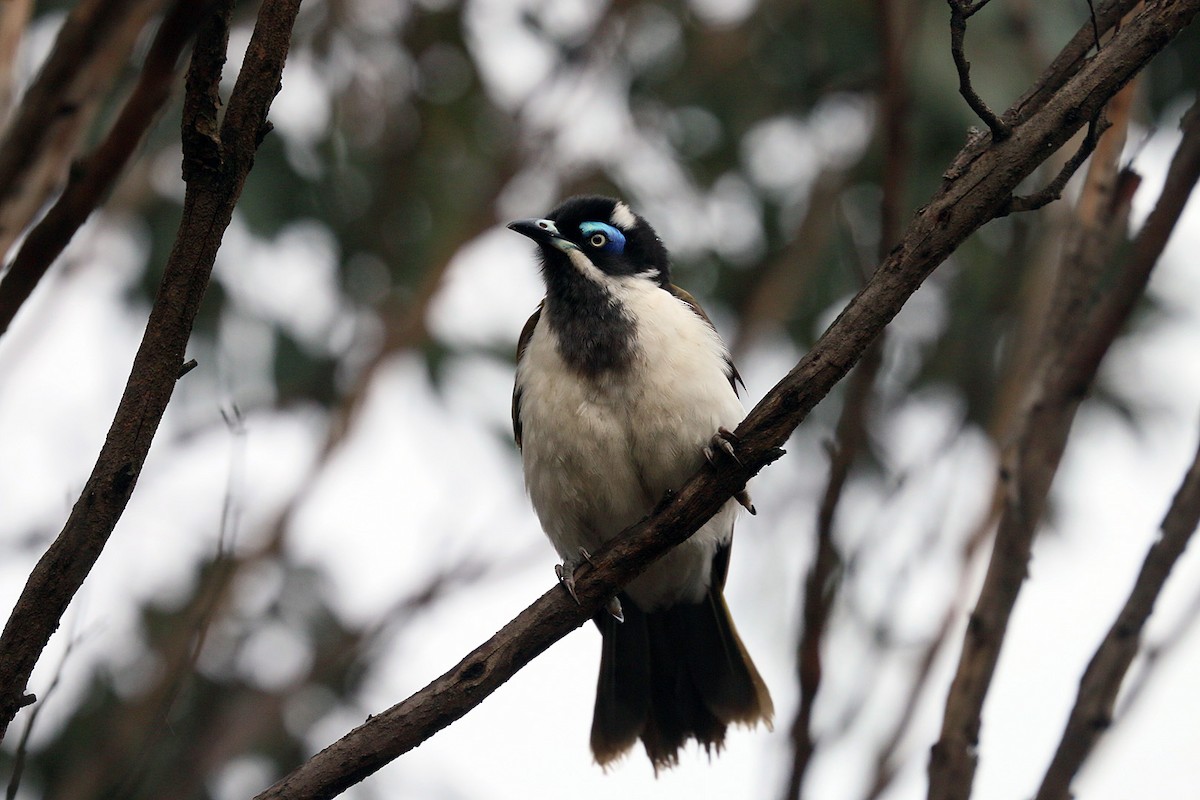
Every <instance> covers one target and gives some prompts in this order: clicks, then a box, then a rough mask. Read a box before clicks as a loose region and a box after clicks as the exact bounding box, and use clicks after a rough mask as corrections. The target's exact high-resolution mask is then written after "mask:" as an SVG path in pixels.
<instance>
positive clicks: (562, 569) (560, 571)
mask: <svg viewBox="0 0 1200 800" xmlns="http://www.w3.org/2000/svg"><path fill="white" fill-rule="evenodd" d="M584 562H587V563H588V564H591V565H592V566H595V562H593V561H592V554H591V553H589V552H588V551H587V550H586V549H584V548H582V547H581V548H579V559H578V560H576V559H574V558H564V559H563V562H562V563H561V564H555V565H554V574H555V575H557V576H558V582H559V583H561V584H562V585H563V587H564V588H565V589H566V590H567V593H568V594H570V595H571V599H572V600H574V601H575V603H576V604H577V605H582V603H580V602H579V595H577V594H576V593H575V570H577V569H579V567H580V565H581V564H583V563H584ZM617 608H618V610H619V609H620V604H619V603H618V605H617ZM614 616H615V615H614Z"/></svg>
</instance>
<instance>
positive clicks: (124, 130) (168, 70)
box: [0, 0, 211, 336]
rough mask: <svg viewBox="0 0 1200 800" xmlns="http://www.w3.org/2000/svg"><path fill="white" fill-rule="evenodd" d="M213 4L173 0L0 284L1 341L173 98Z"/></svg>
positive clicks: (193, 0)
mask: <svg viewBox="0 0 1200 800" xmlns="http://www.w3.org/2000/svg"><path fill="white" fill-rule="evenodd" d="M208 5H211V3H210V2H207V1H206V2H199V0H175V2H174V4H173V5H172V7H171V9H170V10H169V11H168V12H167V15H166V16H165V17H164V18H163V21H162V23H161V24H160V25H159V27H158V33H157V34H155V37H154V42H153V43H152V44H151V45H150V50H149V52H148V53H147V54H146V60H145V63H143V65H142V72H141V75H140V77H139V78H138V82H137V85H136V86H135V87H134V89H133V91H132V92H131V93H130V95H129V97H128V99H127V100H126V101H125V105H124V107H123V108H122V109H121V114H120V116H118V117H117V120H116V122H114V123H113V126H112V128H111V129H109V132H108V135H107V136H106V137H105V139H104V141H103V142H102V143H101V144H100V146H99V147H97V148H96V149H95V150H93V151H92V152H91V153H90V154H89V155H88V156H87V158H85V159H83V160H82V161H81V162H79V163H78V164H77V165H76V166H75V167H74V168H73V169H72V170H71V174H70V176H69V178H68V180H67V185H66V187H65V188H64V189H63V193H62V195H61V196H59V198H58V200H57V201H55V203H54V206H53V207H51V209H50V210H49V211H48V212H46V216H45V217H43V218H42V220H41V221H40V222H39V223H38V224H37V225H36V226H35V227H34V228H33V230H31V231H30V232H29V236H28V237H27V238H26V239H25V241H24V242H23V243H22V245H21V250H20V252H19V253H18V254H17V256H16V258H15V259H14V260H13V263H12V265H11V266H10V267H9V270H8V272H7V273H5V275H4V278H3V280H0V336H2V335H3V334H4V332H5V331H7V330H8V326H9V325H10V324H11V323H12V320H13V317H14V316H16V313H17V311H18V310H19V309H20V308H21V305H22V304H23V303H24V302H25V300H27V299H28V298H29V295H30V294H31V293H32V292H33V290H34V288H35V287H36V286H37V284H38V282H39V281H40V280H41V279H42V276H44V275H45V274H46V270H48V269H49V268H50V265H51V264H52V263H53V262H54V260H55V259H56V258H58V256H59V255H60V254H61V253H62V251H63V249H64V248H66V246H67V244H68V243H69V242H70V241H71V237H72V236H74V235H75V232H76V231H77V230H79V227H80V226H81V225H82V224H83V223H84V222H85V221H86V220H87V218H88V216H90V215H91V213H92V212H93V211H94V210H95V209H96V208H97V207H98V206H99V205H100V203H101V202H103V200H104V198H105V197H106V196H107V195H108V193H109V192H110V191H111V190H112V186H113V184H114V183H115V182H116V180H117V178H118V177H119V176H120V174H121V172H122V171H123V170H124V169H125V165H126V164H127V163H128V161H129V157H130V156H131V155H133V152H134V150H135V149H136V148H137V147H138V145H139V144H140V143H141V141H142V138H143V137H144V136H145V133H146V131H148V130H149V129H150V126H151V125H152V124H153V123H154V119H155V117H156V116H157V115H158V112H159V111H160V110H161V109H162V106H163V104H164V103H165V102H166V100H167V98H168V97H169V96H170V94H171V87H172V86H173V85H174V83H175V76H176V74H177V72H176V64H177V62H178V61H179V55H180V53H182V52H183V48H184V47H185V46H186V45H187V43H188V42H189V41H191V38H192V34H193V33H194V32H195V28H196V25H197V23H198V22H199V19H200V15H201V14H202V13H203V12H204V10H205V8H206V7H207V6H208Z"/></svg>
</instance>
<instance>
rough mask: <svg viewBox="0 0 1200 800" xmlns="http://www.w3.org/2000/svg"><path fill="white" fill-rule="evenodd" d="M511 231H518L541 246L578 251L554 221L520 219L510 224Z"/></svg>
mask: <svg viewBox="0 0 1200 800" xmlns="http://www.w3.org/2000/svg"><path fill="white" fill-rule="evenodd" d="M508 229H509V230H510V231H516V232H517V233H519V234H521V235H522V236H528V237H529V238H530V239H533V240H534V241H535V242H537V243H538V244H540V245H544V246H548V247H553V248H555V249H557V250H563V251H566V250H576V249H578V248H577V247H576V245H575V244H574V243H573V242H571V241H570V240H568V239H565V238H563V235H562V234H561V233H559V232H558V227H557V226H556V225H555V224H554V220H552V219H518V220H516V221H514V222H510V223H508Z"/></svg>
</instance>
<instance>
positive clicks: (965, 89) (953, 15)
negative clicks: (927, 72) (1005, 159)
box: [946, 0, 1012, 142]
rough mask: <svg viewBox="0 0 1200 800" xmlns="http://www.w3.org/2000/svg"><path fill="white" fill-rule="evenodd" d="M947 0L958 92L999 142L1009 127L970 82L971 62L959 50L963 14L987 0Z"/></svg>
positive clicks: (963, 30) (964, 30)
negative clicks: (971, 1) (971, 0)
mask: <svg viewBox="0 0 1200 800" xmlns="http://www.w3.org/2000/svg"><path fill="white" fill-rule="evenodd" d="M946 2H948V3H949V4H950V54H951V55H952V56H953V57H954V68H955V69H956V70H958V93H959V94H961V95H962V96H963V99H964V100H966V101H967V105H969V106H970V107H971V110H972V111H974V112H975V114H976V115H977V116H978V117H979V118H980V119H981V120H983V123H984V124H985V125H987V126H988V130H990V131H991V132H992V141H993V142H1002V141H1004V140H1005V139H1007V138H1008V137H1009V136H1011V135H1012V127H1011V126H1009V124H1008V123H1006V122H1005V121H1004V120H1002V119H1001V118H1000V117H999V116H997V114H996V112H994V111H992V109H991V108H989V107H988V104H987V103H986V102H984V100H983V98H982V97H980V96H979V94H978V93H977V92H976V91H975V87H974V86H972V85H971V62H970V61H967V57H966V55H965V54H964V53H963V40H964V39H965V38H966V35H967V18H968V17H970V16H971V15H972V14H974V13H975V12H976V11H978V10H979V9H981V8H983V7H984V6H985V5H987V0H979V2H976V3H974V4H972V3H968V2H966V1H965V0H946Z"/></svg>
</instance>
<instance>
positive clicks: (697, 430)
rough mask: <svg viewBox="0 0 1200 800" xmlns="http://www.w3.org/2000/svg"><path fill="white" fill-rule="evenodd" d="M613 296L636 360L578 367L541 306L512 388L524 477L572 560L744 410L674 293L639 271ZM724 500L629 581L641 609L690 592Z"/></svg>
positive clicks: (725, 518) (716, 350)
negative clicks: (562, 351)
mask: <svg viewBox="0 0 1200 800" xmlns="http://www.w3.org/2000/svg"><path fill="white" fill-rule="evenodd" d="M631 284H632V285H630V286H628V287H626V288H625V289H624V290H623V291H622V293H621V294H619V295H618V300H619V301H620V302H622V303H624V304H625V305H626V307H627V308H628V309H629V310H630V311H631V312H633V316H634V318H635V319H640V320H649V321H650V323H648V324H643V325H641V326H639V329H638V331H637V346H636V348H635V350H636V355H635V363H634V365H633V367H631V368H630V369H628V370H626V371H622V372H619V373H605V374H604V375H603V376H601V377H600V378H587V377H584V376H582V375H581V374H579V373H578V372H577V371H575V370H574V369H572V368H571V367H569V366H568V365H567V364H566V363H564V362H563V360H562V358H561V356H560V355H559V352H558V349H557V345H556V342H555V340H554V336H553V334H552V333H551V332H550V330H549V325H548V323H547V318H546V316H545V312H543V317H542V319H541V320H540V322H539V324H538V326H537V329H536V330H535V331H534V333H533V335H532V337H531V338H530V341H529V344H528V347H527V349H526V351H525V355H524V357H523V358H522V362H521V365H520V366H519V367H518V372H517V381H518V384H519V385H520V387H521V407H520V413H521V421H522V442H523V444H522V457H523V461H524V468H525V482H526V487H527V489H528V490H529V495H530V498H531V500H532V501H533V506H534V509H535V510H536V511H537V514H538V518H539V520H540V521H541V524H542V528H543V529H544V530H545V531H546V535H547V536H548V537H549V538H550V541H551V542H552V543H553V544H554V547H555V549H556V550H557V551H558V553H559V555H561V556H562V557H563V558H567V559H576V560H577V559H578V558H579V548H581V547H583V548H586V549H587V550H589V551H592V550H595V549H597V548H598V547H599V546H600V544H601V543H603V542H605V541H607V540H608V539H610V538H612V537H613V536H615V535H617V534H618V533H620V532H621V531H622V530H623V529H624V528H626V527H628V526H629V525H631V524H633V523H635V522H637V521H638V520H640V519H641V518H642V517H644V516H645V515H646V514H648V513H649V512H650V511H651V510H652V509H653V508H654V506H655V504H656V503H658V501H659V500H660V499H661V498H662V496H663V494H664V493H665V492H666V491H667V490H668V489H674V488H678V487H679V486H680V485H681V484H682V483H683V481H684V480H686V479H687V478H688V477H689V476H690V475H691V474H692V473H694V472H695V471H696V469H697V468H699V466H700V464H701V463H702V462H703V459H704V455H703V448H704V446H705V445H706V444H708V442H709V440H710V439H711V438H712V435H713V434H714V433H716V431H717V428H719V427H722V426H724V427H726V428H729V429H730V430H732V429H733V428H734V427H736V426H737V424H738V423H739V422H740V421H741V420H742V418H743V417H744V416H745V411H744V409H743V408H742V405H741V402H740V401H739V400H738V398H737V395H736V393H735V392H734V391H733V388H732V387H731V386H730V384H729V379H728V377H727V376H726V373H725V362H724V353H725V351H724V346H723V345H722V344H721V342H720V340H719V339H718V338H717V336H716V334H715V332H713V331H712V329H711V328H709V326H708V325H707V323H705V322H704V321H703V320H701V319H700V318H699V317H697V316H696V315H695V313H694V312H693V311H692V310H691V309H690V308H689V307H688V306H687V305H685V304H684V303H682V302H681V301H679V300H678V299H676V298H675V297H673V296H672V295H670V294H668V293H667V292H665V291H663V290H662V289H659V288H657V287H649V286H647V285H646V282H644V281H640V282H637V283H633V282H631ZM736 510H737V506H736V504H735V503H734V502H733V501H731V502H729V503H727V504H726V505H725V506H724V507H723V508H722V510H721V511H720V512H718V513H717V515H716V516H715V517H713V519H711V520H710V521H709V522H708V523H707V524H706V525H705V526H704V527H703V528H701V529H700V531H699V532H697V533H696V535H694V536H693V537H692V538H691V539H689V540H688V541H687V542H685V543H684V544H683V545H681V546H680V547H678V548H676V549H675V550H674V551H672V552H671V553H669V554H668V555H667V556H666V557H665V558H663V559H662V560H660V561H659V562H658V563H657V564H655V565H654V566H653V567H651V568H650V570H648V571H647V572H646V573H644V574H643V575H641V576H640V577H639V578H637V579H636V580H635V581H634V582H633V583H632V584H630V586H629V587H627V590H626V591H627V592H628V593H629V594H630V596H631V597H632V598H633V599H634V601H635V602H637V603H638V605H639V606H641V607H642V608H644V609H647V610H649V609H652V608H655V607H658V606H662V605H667V604H670V603H672V602H678V601H680V600H686V601H689V602H694V601H698V600H699V599H700V598H701V597H703V595H704V592H705V590H706V589H707V587H708V583H709V573H710V568H711V561H712V556H713V553H714V552H715V551H716V548H717V546H718V544H720V543H723V542H727V541H728V540H729V538H730V537H731V536H732V535H733V521H734V517H735V516H736Z"/></svg>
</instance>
